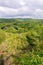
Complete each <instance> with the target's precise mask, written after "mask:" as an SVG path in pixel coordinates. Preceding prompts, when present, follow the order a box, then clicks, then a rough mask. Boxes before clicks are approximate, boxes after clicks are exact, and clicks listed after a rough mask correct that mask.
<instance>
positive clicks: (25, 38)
mask: <svg viewBox="0 0 43 65" xmlns="http://www.w3.org/2000/svg"><path fill="white" fill-rule="evenodd" d="M0 65H43V19H0Z"/></svg>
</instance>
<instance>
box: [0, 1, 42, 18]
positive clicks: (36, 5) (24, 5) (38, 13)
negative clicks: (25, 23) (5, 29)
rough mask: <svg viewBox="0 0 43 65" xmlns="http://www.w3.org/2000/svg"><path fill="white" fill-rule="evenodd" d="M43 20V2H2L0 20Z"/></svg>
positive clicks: (0, 2) (0, 4)
mask: <svg viewBox="0 0 43 65" xmlns="http://www.w3.org/2000/svg"><path fill="white" fill-rule="evenodd" d="M10 17H11V18H14V17H15V18H43V0H0V18H10Z"/></svg>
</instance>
